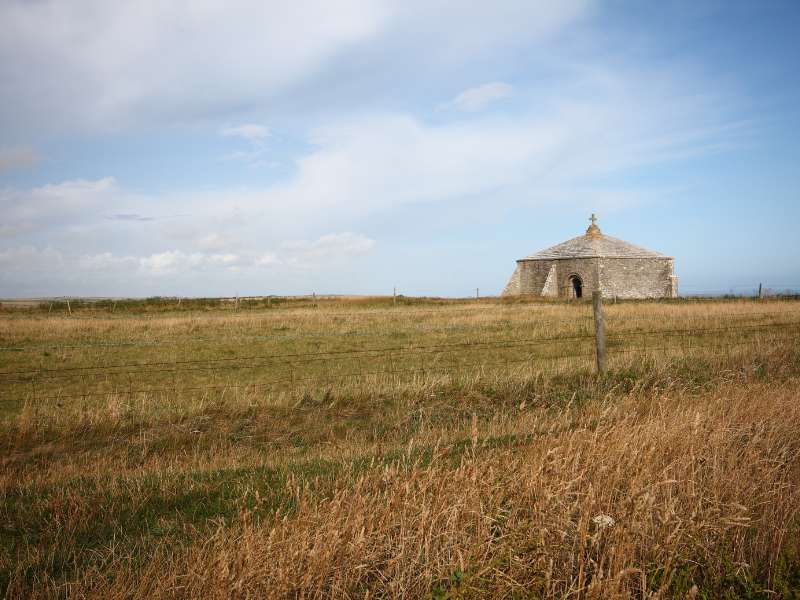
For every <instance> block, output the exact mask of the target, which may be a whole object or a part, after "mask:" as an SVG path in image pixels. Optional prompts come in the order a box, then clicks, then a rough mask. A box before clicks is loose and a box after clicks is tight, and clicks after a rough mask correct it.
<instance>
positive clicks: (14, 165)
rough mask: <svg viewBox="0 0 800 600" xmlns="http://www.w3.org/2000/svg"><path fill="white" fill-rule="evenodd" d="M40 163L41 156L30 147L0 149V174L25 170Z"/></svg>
mask: <svg viewBox="0 0 800 600" xmlns="http://www.w3.org/2000/svg"><path fill="white" fill-rule="evenodd" d="M37 162H39V155H38V154H37V153H36V152H35V151H34V150H33V148H31V147H29V146H19V147H16V148H0V173H3V172H5V171H11V170H12V169H23V168H25V167H30V166H32V165H34V164H36V163H37Z"/></svg>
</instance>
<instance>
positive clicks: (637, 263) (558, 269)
mask: <svg viewBox="0 0 800 600" xmlns="http://www.w3.org/2000/svg"><path fill="white" fill-rule="evenodd" d="M596 220H597V219H596V217H595V216H594V215H592V224H591V225H590V226H589V228H588V229H587V230H586V234H585V235H582V236H579V237H576V238H573V239H571V240H568V241H566V242H563V243H561V244H558V245H556V246H553V247H551V248H547V249H545V250H542V251H540V252H537V253H535V254H532V255H531V256H528V257H525V258H521V259H519V260H518V261H517V268H516V269H515V271H514V273H513V275H512V276H511V279H510V280H509V282H508V284H507V285H506V287H505V289H504V290H503V295H504V296H510V295H519V294H533V295H537V296H549V297H561V298H569V297H575V296H582V295H584V294H585V295H591V293H592V292H593V291H595V290H598V289H599V290H600V291H602V292H603V296H605V297H607V298H612V297H616V298H674V297H676V296H677V295H678V278H677V277H676V276H675V274H674V260H673V259H672V258H671V257H669V256H664V255H663V254H659V253H658V252H653V251H652V250H647V249H646V248H641V247H639V246H635V245H633V244H629V243H628V242H624V241H622V240H618V239H616V238H613V237H611V236H607V235H603V233H602V232H601V231H600V228H599V227H598V226H597V223H596Z"/></svg>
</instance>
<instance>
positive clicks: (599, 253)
mask: <svg viewBox="0 0 800 600" xmlns="http://www.w3.org/2000/svg"><path fill="white" fill-rule="evenodd" d="M596 221H597V217H595V216H594V215H592V224H591V225H590V226H589V228H588V229H587V230H586V234H585V235H581V236H578V237H576V238H572V239H571V240H567V241H566V242H561V243H560V244H556V245H555V246H551V247H550V248H546V249H544V250H540V251H539V252H536V253H534V254H531V255H530V256H526V257H525V258H522V259H520V260H556V259H560V258H669V257H667V256H665V255H663V254H661V253H659V252H654V251H652V250H648V249H647V248H642V247H641V246H635V245H634V244H629V243H628V242H625V241H623V240H619V239H617V238H614V237H611V236H609V235H603V233H602V232H601V231H600V228H599V227H598V226H597V223H596Z"/></svg>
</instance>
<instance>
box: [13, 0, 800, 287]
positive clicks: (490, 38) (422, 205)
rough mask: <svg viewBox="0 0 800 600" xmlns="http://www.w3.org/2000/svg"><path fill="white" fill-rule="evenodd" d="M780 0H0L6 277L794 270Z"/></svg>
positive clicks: (230, 282) (429, 281) (343, 280)
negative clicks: (598, 248)
mask: <svg viewBox="0 0 800 600" xmlns="http://www.w3.org/2000/svg"><path fill="white" fill-rule="evenodd" d="M798 30H800V4H798V3H797V2H796V1H793V0H790V1H787V2H785V3H781V2H779V1H777V0H774V1H770V2H751V1H744V2H736V1H719V2H717V1H713V0H709V1H707V2H697V1H694V0H692V1H689V0H686V1H677V2H658V3H656V2H647V3H642V2H633V1H631V2H626V1H609V2H593V1H591V0H561V1H559V2H551V1H541V2H539V1H536V0H519V1H517V0H495V1H493V2H455V1H450V0H425V1H419V2H418V1H416V0H404V1H403V2H397V1H394V0H392V1H383V0H336V1H333V0H292V1H291V2H277V1H272V0H259V1H253V2H249V1H230V0H229V1H227V2H219V1H217V2H212V1H204V0H183V1H180V0H176V1H174V2H162V1H160V0H159V1H156V0H151V1H147V0H142V1H140V2H124V3H119V2H107V1H105V0H72V1H69V2H67V1H51V0H38V1H36V2H31V1H27V0H25V1H23V0H4V1H2V2H0V214H2V217H1V218H0V296H4V297H12V296H45V295H101V296H123V295H132V296H145V295H184V296H189V295H234V294H240V295H245V294H289V293H300V294H303V293H311V292H317V293H378V294H385V293H391V291H392V288H393V286H397V288H398V290H399V291H400V292H402V293H405V294H415V295H416V294H430V295H446V296H467V295H471V294H474V292H475V288H476V287H479V288H480V289H481V292H482V293H484V294H496V293H499V292H500V290H502V287H503V285H504V284H505V282H506V280H507V279H508V277H509V275H510V274H511V272H512V271H513V269H514V260H515V259H516V258H519V257H521V256H524V255H526V254H529V253H531V252H533V251H535V250H538V249H541V248H544V247H546V246H549V245H552V244H555V243H558V242H560V241H563V240H565V239H568V238H571V237H574V236H575V235H578V234H580V233H582V232H583V230H584V229H585V228H586V226H587V225H588V216H589V213H591V212H596V213H598V215H599V217H600V226H601V227H602V229H603V231H604V232H605V233H608V234H610V235H613V236H616V237H620V238H623V239H626V240H628V241H631V242H633V243H636V244H639V245H643V246H646V247H649V248H652V249H654V250H658V251H660V252H663V253H665V254H669V255H672V256H674V257H675V258H676V269H677V272H678V275H679V277H680V282H681V288H682V291H685V292H690V293H691V292H695V291H728V290H734V291H745V290H746V289H748V288H752V287H753V286H757V285H758V283H759V282H763V283H764V284H765V285H768V286H772V287H775V288H781V289H782V288H789V287H794V288H798V289H800V77H798V73H800V41H798V37H797V31H798Z"/></svg>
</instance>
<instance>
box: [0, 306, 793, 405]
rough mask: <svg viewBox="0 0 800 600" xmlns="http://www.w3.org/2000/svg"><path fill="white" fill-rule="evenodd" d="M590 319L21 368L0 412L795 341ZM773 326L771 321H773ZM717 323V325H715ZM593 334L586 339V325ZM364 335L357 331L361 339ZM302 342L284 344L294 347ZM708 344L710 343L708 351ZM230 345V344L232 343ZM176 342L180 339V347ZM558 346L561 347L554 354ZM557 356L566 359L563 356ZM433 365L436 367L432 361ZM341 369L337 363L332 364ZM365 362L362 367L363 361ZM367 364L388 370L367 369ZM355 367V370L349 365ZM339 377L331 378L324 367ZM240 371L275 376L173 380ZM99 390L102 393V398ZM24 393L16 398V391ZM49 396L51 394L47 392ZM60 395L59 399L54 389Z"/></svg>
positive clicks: (0, 386) (739, 327) (787, 316)
mask: <svg viewBox="0 0 800 600" xmlns="http://www.w3.org/2000/svg"><path fill="white" fill-rule="evenodd" d="M593 307H594V308H593V315H591V316H586V315H580V316H577V319H570V320H569V321H570V322H571V323H576V322H577V323H579V324H582V325H586V327H585V331H582V332H579V333H575V334H571V335H555V336H544V337H536V338H519V339H502V340H470V341H460V342H447V343H437V344H405V345H394V346H383V347H374V348H364V347H360V348H349V349H328V350H317V351H313V352H284V353H271V354H252V355H246V356H232V357H215V358H204V359H188V360H172V361H144V362H114V363H106V364H97V365H83V366H68V367H58V368H28V369H17V370H3V371H0V390H9V389H10V388H11V389H13V391H14V392H16V394H13V395H6V394H2V391H0V403H3V404H8V403H12V404H24V403H26V402H28V401H34V402H41V401H54V400H55V401H59V402H60V401H66V400H80V399H83V400H87V399H89V398H98V397H99V398H103V397H117V396H128V397H130V396H138V395H154V394H163V395H172V396H177V395H179V394H191V393H209V392H215V391H220V392H224V391H225V390H247V391H257V390H266V389H272V388H281V387H286V386H290V387H291V388H295V387H296V386H300V385H308V384H312V383H313V384H314V385H328V384H330V383H331V382H335V381H341V380H343V379H357V378H368V377H379V376H384V377H385V376H388V377H397V378H402V377H409V376H423V377H426V376H430V375H433V374H436V373H444V374H451V375H455V374H465V373H470V372H473V373H475V372H478V373H483V372H485V370H486V369H497V368H505V369H509V368H512V367H515V366H524V365H526V364H527V365H531V364H534V365H536V364H545V363H548V362H552V361H559V360H569V359H572V360H575V359H577V360H581V361H583V362H584V363H588V364H590V361H591V359H592V358H594V359H595V360H594V362H595V370H596V371H597V372H598V373H599V374H602V373H603V372H604V371H605V368H606V365H607V361H608V357H609V356H611V357H615V356H623V355H635V354H646V353H650V354H652V353H668V352H673V351H681V352H692V351H702V352H704V353H706V354H715V355H726V354H727V355H730V353H731V350H732V349H733V348H737V347H744V346H748V345H750V346H752V345H755V344H761V345H763V344H764V339H763V337H759V336H760V335H761V334H769V336H770V337H769V343H770V344H771V345H774V344H776V343H778V342H788V343H790V344H796V343H797V341H798V339H800V336H798V334H800V319H795V318H792V317H794V316H795V315H797V316H798V317H800V311H787V312H786V313H775V312H772V313H769V312H763V313H749V314H742V315H738V314H736V315H733V316H731V317H730V319H729V323H730V324H728V325H724V326H714V327H697V326H696V324H697V321H698V319H697V318H696V317H695V316H692V317H689V318H688V322H687V326H686V327H680V328H671V329H667V328H660V329H659V328H649V329H643V330H632V331H615V330H614V325H615V323H616V320H615V319H614V318H613V317H612V318H611V319H610V320H606V319H605V318H604V315H603V312H602V310H603V307H602V299H601V298H599V297H598V298H596V299H594V303H593ZM739 316H741V317H749V318H754V317H764V318H771V319H773V321H774V322H769V323H740V322H737V320H738V318H739ZM658 318H662V319H663V317H658V316H653V317H652V318H651V316H634V317H632V318H630V319H629V318H625V321H635V320H637V319H638V320H643V321H647V320H651V319H658ZM776 318H777V321H775V319H776ZM715 319H716V320H719V317H715ZM557 321H561V322H566V321H567V320H565V319H561V320H553V322H554V323H555V322H557ZM592 324H593V325H594V330H593V331H591V330H590V328H589V326H590V325H592ZM607 324H610V325H611V329H610V332H608V335H606V334H607V332H606V325H607ZM364 333H366V332H364ZM730 333H735V334H737V335H740V336H744V337H743V338H742V337H740V338H739V339H727V338H726V334H730ZM308 335H310V336H316V337H326V336H329V337H334V336H339V337H341V336H340V334H326V333H325V332H315V333H311V334H308ZM238 337H240V338H242V339H265V340H269V341H274V342H281V341H283V340H288V339H293V337H292V336H238ZM302 337H303V336H294V339H300V338H302ZM650 337H657V338H658V339H659V343H658V344H652V343H651V344H648V339H649V338H650ZM708 338H712V339H713V340H715V341H714V342H713V343H708V341H707V340H708ZM201 339H202V340H205V341H212V340H213V341H219V340H218V339H216V338H201ZM234 339H236V338H234ZM673 339H674V340H677V343H671V344H670V343H667V344H665V343H664V341H667V340H673ZM184 341H185V340H184ZM159 343H161V344H165V345H168V344H173V343H179V342H177V341H175V340H160V341H159V340H156V341H155V342H145V343H141V344H135V343H133V342H131V343H121V344H118V345H121V346H124V345H134V346H135V345H140V346H141V347H149V346H152V345H158V344H159ZM113 345H115V344H108V345H106V344H74V345H71V346H69V347H71V348H93V347H101V348H102V347H107V346H113ZM564 345H568V346H570V347H569V348H566V349H565V348H564V347H563V346H564ZM48 347H62V346H55V345H53V346H47V345H44V346H43V345H35V344H34V345H29V346H24V345H9V346H4V347H0V351H8V352H12V351H13V352H25V351H37V350H41V349H42V348H48ZM465 350H466V351H470V352H477V353H482V354H484V355H485V356H483V357H481V358H480V360H464V359H460V357H459V353H463V352H464V351H465ZM565 350H567V351H565ZM505 351H509V352H513V353H514V354H512V355H506V356H503V357H502V359H501V360H496V359H495V357H492V356H491V352H495V353H497V352H505ZM401 360H403V361H414V360H417V362H418V363H421V364H413V365H410V366H403V367H398V366H396V363H397V362H400V361H401ZM439 360H442V361H444V364H439V363H437V362H436V361H439ZM342 361H347V362H346V363H345V364H344V365H342ZM370 361H372V362H370ZM376 361H382V362H384V363H388V366H386V365H384V366H383V367H382V368H379V367H380V365H377V366H370V365H371V364H374V363H375V362H376ZM353 363H355V366H354V365H353ZM312 366H326V367H329V368H328V369H327V370H326V372H323V373H314V374H313V375H307V373H308V370H309V368H310V367H312ZM337 366H338V367H339V368H342V366H344V368H345V370H343V371H342V370H340V371H338V372H334V371H332V367H337ZM244 370H267V371H271V372H273V373H274V375H275V376H273V377H272V378H269V379H262V380H255V381H252V382H246V383H240V382H235V383H234V382H229V381H226V382H223V383H210V384H207V385H179V384H178V376H194V375H197V374H202V373H213V374H215V375H216V374H219V373H231V372H241V371H244ZM167 376H171V377H172V378H173V385H163V384H162V385H158V384H156V385H152V384H151V385H146V384H145V385H142V382H144V381H147V380H148V379H150V380H154V378H157V377H167ZM70 385H71V386H73V387H74V386H80V388H81V389H80V391H77V392H73V391H72V390H71V389H70V388H69V387H68V386H70ZM109 385H110V386H111V388H110V389H109ZM21 387H22V388H27V389H29V392H28V393H26V394H24V395H22V394H21V392H20V388H21ZM53 388H55V391H56V393H53ZM64 389H67V390H68V393H64V392H63V390H64Z"/></svg>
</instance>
